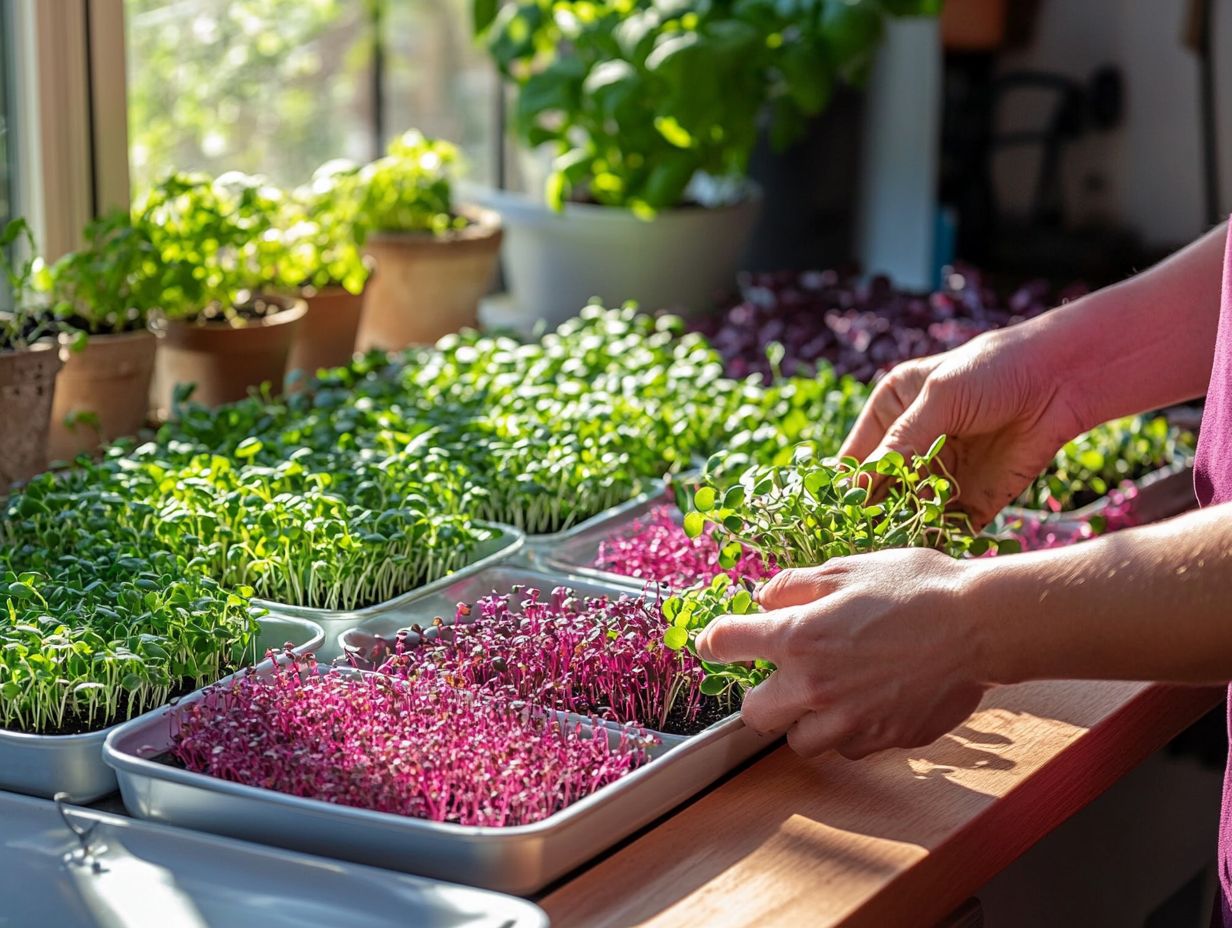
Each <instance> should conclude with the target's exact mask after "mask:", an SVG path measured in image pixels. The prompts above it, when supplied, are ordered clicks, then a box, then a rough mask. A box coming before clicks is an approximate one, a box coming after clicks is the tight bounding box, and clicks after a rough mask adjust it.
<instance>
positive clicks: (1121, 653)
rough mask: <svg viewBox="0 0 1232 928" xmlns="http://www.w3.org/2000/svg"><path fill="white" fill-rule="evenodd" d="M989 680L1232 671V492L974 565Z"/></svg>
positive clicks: (1186, 676) (1193, 677) (1216, 675)
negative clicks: (1067, 543)
mask: <svg viewBox="0 0 1232 928" xmlns="http://www.w3.org/2000/svg"><path fill="white" fill-rule="evenodd" d="M968 595H969V596H970V598H971V601H970V605H971V606H972V607H973V608H972V609H971V610H970V615H971V616H972V617H973V618H972V620H971V621H972V623H973V626H974V627H973V628H972V630H971V637H970V641H971V650H972V655H971V659H972V661H973V663H974V665H975V668H976V669H977V672H978V674H979V675H980V677H981V678H982V679H985V680H986V681H987V682H990V683H1011V682H1018V681H1022V680H1029V679H1059V678H1065V679H1114V680H1163V681H1174V682H1184V683H1204V682H1226V681H1228V680H1232V503H1229V504H1225V505H1222V506H1214V507H1211V508H1209V509H1206V510H1203V511H1201V512H1195V513H1190V514H1188V515H1184V516H1180V517H1178V518H1176V519H1172V520H1169V521H1167V522H1161V523H1158V524H1156V525H1151V526H1144V527H1141V528H1136V529H1129V530H1126V531H1123V532H1118V533H1117V534H1114V535H1109V536H1107V537H1104V538H1100V539H1096V540H1094V541H1090V542H1085V543H1083V544H1081V545H1078V546H1075V547H1072V548H1062V549H1057V550H1052V551H1041V552H1035V553H1031V554H1022V555H1013V556H1010V557H1005V558H992V559H989V560H987V561H981V562H979V563H978V564H976V565H975V569H974V574H973V576H972V581H971V583H970V586H969V590H968Z"/></svg>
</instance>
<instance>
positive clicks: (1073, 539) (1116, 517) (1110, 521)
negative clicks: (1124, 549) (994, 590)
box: [991, 483, 1138, 554]
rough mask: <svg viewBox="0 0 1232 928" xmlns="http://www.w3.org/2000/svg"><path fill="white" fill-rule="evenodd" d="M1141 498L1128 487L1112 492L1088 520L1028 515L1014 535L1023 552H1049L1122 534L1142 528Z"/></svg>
mask: <svg viewBox="0 0 1232 928" xmlns="http://www.w3.org/2000/svg"><path fill="white" fill-rule="evenodd" d="M1137 496H1138V488H1137V487H1136V486H1134V485H1133V484H1132V483H1125V484H1123V485H1122V486H1121V488H1120V489H1116V490H1112V491H1110V492H1109V493H1108V505H1107V506H1105V507H1104V508H1103V509H1101V510H1100V511H1099V512H1098V513H1097V514H1096V515H1094V516H1092V517H1090V518H1088V519H1079V520H1075V519H1041V518H1040V517H1038V516H1033V515H1025V514H1024V515H1023V516H1022V517H1021V518H1015V519H1014V521H1013V524H1012V525H1011V527H1010V534H1011V535H1012V537H1013V538H1014V539H1016V540H1017V541H1018V542H1019V544H1021V545H1022V550H1023V551H1045V550H1048V549H1050V548H1064V547H1067V546H1069V545H1072V544H1077V543H1078V542H1080V541H1088V540H1089V539H1092V538H1097V537H1099V536H1100V535H1107V534H1110V533H1111V532H1119V531H1120V530H1121V529H1125V528H1131V527H1132V526H1135V525H1137V524H1138V516H1137V503H1136V500H1137ZM991 553H994V554H995V551H993V552H991Z"/></svg>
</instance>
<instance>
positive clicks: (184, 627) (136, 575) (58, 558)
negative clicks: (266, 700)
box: [0, 536, 259, 734]
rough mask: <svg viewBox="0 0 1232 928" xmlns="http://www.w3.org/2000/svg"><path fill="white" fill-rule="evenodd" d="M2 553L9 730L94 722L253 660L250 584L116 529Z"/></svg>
mask: <svg viewBox="0 0 1232 928" xmlns="http://www.w3.org/2000/svg"><path fill="white" fill-rule="evenodd" d="M74 542H75V547H74V548H73V553H71V554H70V553H54V552H52V551H47V550H40V549H38V548H34V549H30V548H23V549H22V550H21V551H14V550H7V551H5V552H4V553H3V555H0V603H3V609H2V611H0V697H3V698H0V728H5V729H10V730H16V731H22V732H28V733H33V734H69V733H74V732H78V731H92V730H97V729H98V728H102V727H105V726H106V725H110V724H113V723H115V722H118V721H122V720H124V719H127V718H131V717H132V716H134V715H138V714H140V713H141V712H145V711H147V710H149V709H152V708H154V707H156V706H159V705H162V704H163V703H165V702H166V701H167V700H168V698H170V697H171V696H174V695H176V694H180V693H184V692H187V691H189V690H192V689H195V688H196V687H198V686H200V685H202V684H205V683H212V682H214V681H216V680H218V679H220V678H221V677H223V676H224V675H225V674H226V673H228V672H229V671H231V670H233V669H236V668H238V667H239V666H241V665H243V664H244V663H247V662H249V661H251V660H252V659H254V658H255V657H256V654H255V643H256V637H255V635H256V631H257V616H258V615H259V612H258V611H256V610H253V609H252V608H251V607H250V606H249V604H248V600H247V598H246V595H245V594H247V593H249V592H250V591H246V590H239V591H237V592H234V593H232V592H226V591H225V590H223V589H222V588H221V587H220V586H219V585H218V584H217V583H215V582H214V581H212V580H209V579H207V578H204V577H202V576H200V574H199V573H197V572H196V571H194V570H192V569H191V566H190V565H189V564H188V563H187V562H186V561H185V560H183V559H182V558H178V557H176V556H174V555H171V554H169V553H165V552H142V551H140V550H137V549H132V548H126V547H122V546H117V545H114V544H112V543H110V541H109V540H107V539H105V538H100V537H98V536H95V537H94V538H81V537H77V538H75V539H74Z"/></svg>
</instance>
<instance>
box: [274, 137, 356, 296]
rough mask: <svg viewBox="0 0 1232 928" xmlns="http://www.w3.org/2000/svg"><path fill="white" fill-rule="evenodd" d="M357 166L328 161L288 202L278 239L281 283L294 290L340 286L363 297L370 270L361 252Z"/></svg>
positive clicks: (343, 162)
mask: <svg viewBox="0 0 1232 928" xmlns="http://www.w3.org/2000/svg"><path fill="white" fill-rule="evenodd" d="M359 172H360V169H359V167H358V166H356V165H354V164H351V163H350V162H347V161H328V162H326V163H325V164H323V165H321V167H320V168H318V169H317V171H316V172H315V173H314V174H313V176H312V180H311V182H309V183H308V184H306V185H304V186H302V187H299V188H297V189H296V190H294V191H293V192H292V193H291V195H290V196H289V197H288V198H287V200H286V213H285V215H284V216H283V218H282V220H281V235H282V240H283V246H284V248H285V250H286V254H285V256H284V259H283V261H282V264H281V271H282V277H283V280H284V281H285V282H286V283H287V284H288V285H290V286H292V287H297V288H298V287H312V288H314V289H316V290H321V289H323V288H325V287H330V286H340V287H344V288H345V289H346V290H347V291H349V292H350V293H361V292H362V291H363V289H364V283H365V282H366V281H367V279H368V267H367V266H366V265H365V264H364V258H363V254H362V253H361V252H360V248H359V241H358V238H357V234H358V232H359V230H358V228H357V226H358V223H359V219H360V196H361V189H360V185H359Z"/></svg>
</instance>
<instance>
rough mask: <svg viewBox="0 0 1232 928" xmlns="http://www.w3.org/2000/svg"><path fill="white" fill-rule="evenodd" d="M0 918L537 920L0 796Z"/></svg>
mask: <svg viewBox="0 0 1232 928" xmlns="http://www.w3.org/2000/svg"><path fill="white" fill-rule="evenodd" d="M0 821H2V822H4V829H3V835H2V836H0V899H3V900H4V901H3V903H0V911H2V915H0V922H3V923H4V924H6V925H7V924H12V925H54V926H56V928H104V926H105V928H113V926H117V925H125V926H129V928H162V926H168V925H177V926H184V928H231V926H235V925H251V924H258V923H259V924H261V925H262V926H263V928H313V926H319V928H326V926H331V928H332V926H337V925H347V926H349V928H378V926H382V928H391V926H395V925H405V926H408V928H410V926H416V928H462V926H466V928H546V926H547V924H548V920H547V916H546V915H545V914H544V913H543V911H542V910H541V909H539V908H538V907H537V906H535V905H532V904H531V903H529V902H527V901H525V900H523V899H513V898H510V897H509V896H501V895H498V894H496V893H489V892H484V891H482V890H475V889H470V888H468V887H464V886H456V885H450V884H447V883H439V882H435V881H428V880H423V879H418V878H415V877H409V876H405V875H402V874H396V873H390V872H388V871H384V870H374V869H372V868H369V867H362V866H356V865H353V864H341V863H338V862H336V861H331V860H323V859H321V858H319V857H310V856H308V855H307V854H300V853H295V852H289V851H282V850H279V851H272V850H270V849H269V848H267V847H262V846H260V845H256V844H249V843H246V842H242V841H235V840H232V839H229V838H219V837H215V836H213V835H203V834H199V833H196V832H191V831H185V830H183V829H179V828H169V827H167V826H165V825H159V824H155V823H151V822H141V821H134V820H133V819H129V818H124V817H122V816H118V815H112V814H109V813H106V812H98V811H94V810H92V809H79V808H75V807H71V806H68V807H63V806H62V807H60V809H57V807H56V805H54V804H53V803H51V802H47V801H45V800H41V799H31V798H28V797H25V796H14V795H4V794H0Z"/></svg>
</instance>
